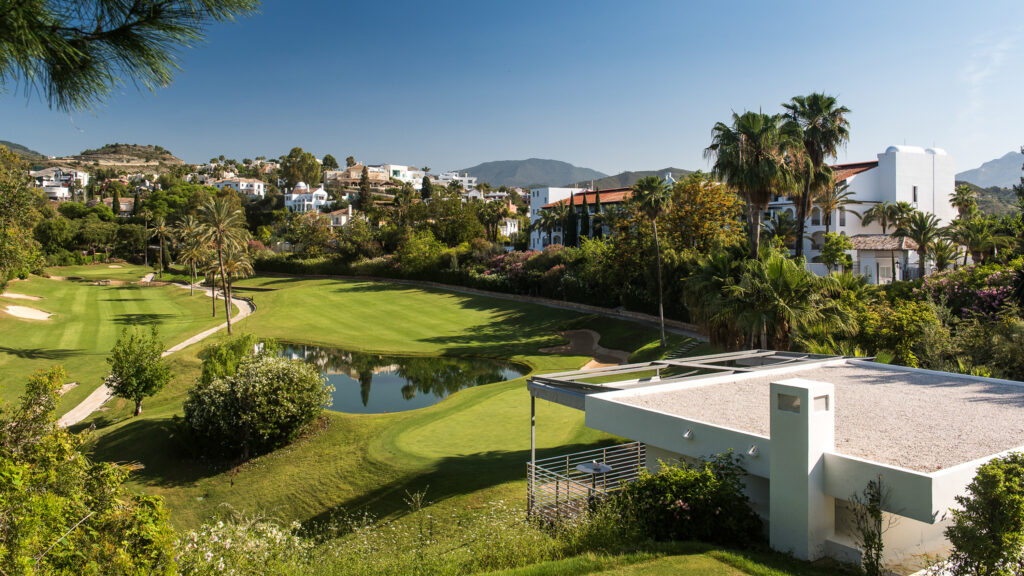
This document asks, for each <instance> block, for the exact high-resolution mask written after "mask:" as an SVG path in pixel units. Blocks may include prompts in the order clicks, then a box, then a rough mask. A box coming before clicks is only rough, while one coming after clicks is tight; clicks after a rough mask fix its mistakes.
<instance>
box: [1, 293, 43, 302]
mask: <svg viewBox="0 0 1024 576" xmlns="http://www.w3.org/2000/svg"><path fill="white" fill-rule="evenodd" d="M0 296H3V297H4V298H11V299H14V300H42V298H40V297H39V296H29V295H28V294H15V293H14V292H4V293H3V294H0Z"/></svg>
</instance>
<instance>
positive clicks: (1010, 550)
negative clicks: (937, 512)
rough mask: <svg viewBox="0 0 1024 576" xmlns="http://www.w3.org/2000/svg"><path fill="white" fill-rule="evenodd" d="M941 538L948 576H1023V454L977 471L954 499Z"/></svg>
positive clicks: (1012, 455)
mask: <svg viewBox="0 0 1024 576" xmlns="http://www.w3.org/2000/svg"><path fill="white" fill-rule="evenodd" d="M956 501H957V504H959V505H960V509H954V510H952V515H953V524H952V525H951V526H950V527H949V528H947V529H946V538H948V539H949V542H950V543H951V544H952V545H953V552H952V554H950V557H949V561H948V562H947V565H946V566H945V568H946V569H947V570H948V571H949V573H950V574H952V575H954V576H1016V575H1019V574H1024V454H1021V453H1020V452H1014V453H1012V454H1009V455H1007V456H1003V457H1001V458H996V459H995V460H992V461H990V462H987V463H985V464H984V465H982V466H981V467H979V468H978V472H977V474H976V475H975V476H974V480H972V481H971V483H970V484H968V485H967V493H966V494H963V495H960V496H957V497H956Z"/></svg>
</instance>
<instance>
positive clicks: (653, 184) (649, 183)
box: [633, 176, 672, 348]
mask: <svg viewBox="0 0 1024 576" xmlns="http://www.w3.org/2000/svg"><path fill="white" fill-rule="evenodd" d="M633 199H634V200H635V201H636V204H637V207H638V208H639V209H640V211H641V212H642V213H643V214H644V216H646V217H647V219H648V220H650V222H651V229H652V230H653V232H654V259H655V262H656V263H657V278H658V322H659V326H660V328H661V346H662V348H664V347H665V304H664V290H663V289H662V286H661V244H660V243H659V240H658V218H660V217H661V216H662V215H664V214H665V212H666V211H667V210H668V209H669V208H670V207H671V206H672V191H671V190H670V189H669V188H668V186H666V185H665V182H664V181H663V180H662V179H661V178H659V177H657V176H646V177H644V178H641V179H640V180H639V181H638V182H637V183H636V184H635V185H634V186H633Z"/></svg>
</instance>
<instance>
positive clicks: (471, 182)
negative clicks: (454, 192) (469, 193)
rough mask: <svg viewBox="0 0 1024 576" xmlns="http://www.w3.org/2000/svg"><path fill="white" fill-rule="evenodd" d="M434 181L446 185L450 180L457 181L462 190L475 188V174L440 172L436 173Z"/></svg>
mask: <svg viewBox="0 0 1024 576" xmlns="http://www.w3.org/2000/svg"><path fill="white" fill-rule="evenodd" d="M435 181H436V182H437V184H439V185H441V186H447V185H449V184H451V183H452V182H458V183H459V184H460V185H461V186H462V189H463V190H473V189H474V188H476V176H470V175H469V174H459V173H458V172H441V173H440V174H438V175H437V178H436V179H435Z"/></svg>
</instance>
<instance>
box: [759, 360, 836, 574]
mask: <svg viewBox="0 0 1024 576" xmlns="http://www.w3.org/2000/svg"><path fill="white" fill-rule="evenodd" d="M834 447H835V389H834V387H833V386H832V384H828V383H825V382H814V381H811V380H803V379H800V378H794V379H790V380H782V381H779V382H773V383H772V385H771V448H772V450H771V465H770V476H771V483H770V501H771V509H770V510H771V511H770V514H769V516H770V541H771V546H772V548H774V549H776V550H779V551H781V552H790V553H792V554H793V555H794V556H795V557H797V558H800V559H801V560H817V559H818V558H821V557H822V556H824V555H825V541H826V540H827V539H828V538H830V537H831V536H832V535H833V533H834V531H835V502H834V499H833V498H832V497H831V496H827V495H825V492H824V487H825V458H824V454H825V452H830V451H832V450H833V449H834Z"/></svg>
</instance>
